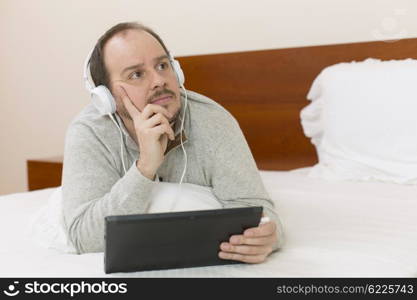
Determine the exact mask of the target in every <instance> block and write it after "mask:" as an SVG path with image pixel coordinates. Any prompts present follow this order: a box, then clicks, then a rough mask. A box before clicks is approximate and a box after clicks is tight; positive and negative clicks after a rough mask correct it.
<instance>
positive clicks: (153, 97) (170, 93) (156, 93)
mask: <svg viewBox="0 0 417 300" xmlns="http://www.w3.org/2000/svg"><path fill="white" fill-rule="evenodd" d="M166 94H168V95H171V96H173V97H175V93H174V92H173V91H171V90H169V89H167V88H164V89H162V90H159V91H157V92H155V94H153V95H152V96H151V97H149V99H148V103H151V102H152V101H153V100H155V99H157V98H158V97H159V96H162V95H166Z"/></svg>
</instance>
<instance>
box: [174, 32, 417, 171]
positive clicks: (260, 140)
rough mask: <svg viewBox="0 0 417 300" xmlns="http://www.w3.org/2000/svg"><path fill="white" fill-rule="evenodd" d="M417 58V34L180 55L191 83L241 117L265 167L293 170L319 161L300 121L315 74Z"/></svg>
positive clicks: (252, 149) (195, 89)
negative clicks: (382, 39)
mask: <svg viewBox="0 0 417 300" xmlns="http://www.w3.org/2000/svg"><path fill="white" fill-rule="evenodd" d="M368 57H374V58H379V59H404V58H409V57H410V58H417V38H413V39H404V40H399V41H395V42H366V43H351V44H339V45H327V46H313V47H300V48H288V49H277V50H263V51H249V52H236V53H227V54H214V55H198V56H188V57H180V58H178V60H179V61H180V63H181V67H182V69H183V70H184V73H185V74H186V80H185V85H186V88H187V89H190V90H194V91H196V92H199V93H201V94H204V95H206V96H208V97H210V98H212V99H214V100H215V101H217V102H218V103H220V104H221V105H223V106H224V107H225V108H226V109H227V110H229V111H230V112H231V113H232V114H233V115H234V116H235V118H236V119H237V120H238V121H239V124H240V126H241V128H242V131H243V132H244V134H245V137H246V139H247V141H248V143H249V146H250V148H251V151H252V153H253V156H254V158H255V160H256V163H257V165H258V168H259V169H264V170H288V169H293V168H298V167H303V166H308V165H312V164H314V163H315V162H316V161H317V157H316V153H315V150H314V148H313V146H312V145H311V143H310V141H309V140H308V139H307V138H306V137H305V136H304V133H303V131H302V128H301V124H300V117H299V114H300V110H301V109H302V108H303V107H304V106H306V105H307V104H308V101H307V100H306V95H307V93H308V90H309V88H310V85H311V83H312V81H313V80H314V78H315V77H316V76H317V75H318V74H319V73H320V71H321V70H322V69H323V68H325V67H326V66H329V65H332V64H335V63H339V62H350V61H352V60H356V61H359V60H363V59H366V58H368Z"/></svg>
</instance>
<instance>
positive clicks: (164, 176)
mask: <svg viewBox="0 0 417 300" xmlns="http://www.w3.org/2000/svg"><path fill="white" fill-rule="evenodd" d="M168 55H169V54H168V51H167V49H166V47H165V45H164V44H163V42H162V40H161V39H160V38H159V36H158V35H156V33H154V32H153V31H152V30H150V29H149V28H147V27H145V26H142V25H139V24H137V23H121V24H118V25H116V26H114V27H113V28H111V29H110V30H108V31H107V32H106V33H105V34H104V35H103V36H102V37H101V38H100V39H99V41H98V42H97V45H96V47H95V49H94V51H93V53H92V56H91V59H90V70H91V77H92V79H93V81H94V83H95V85H96V86H98V85H105V86H106V87H107V88H108V89H109V90H110V91H111V93H112V94H113V96H114V98H115V101H116V111H117V113H115V114H114V116H115V118H116V119H117V122H118V123H119V126H120V127H121V129H122V131H123V148H124V149H125V150H121V149H120V136H119V131H118V128H117V127H116V126H115V124H113V123H112V121H111V119H110V118H109V116H102V115H100V114H99V113H98V111H97V109H96V108H95V107H94V106H93V105H92V104H90V105H88V106H87V107H86V108H85V109H84V110H83V111H82V112H81V113H80V114H79V115H78V116H77V118H76V119H75V120H74V121H73V122H72V123H71V125H70V127H69V129H68V132H67V137H66V146H65V156H64V170H63V199H64V218H65V225H66V229H67V234H68V237H69V238H70V240H71V241H72V243H73V244H74V246H75V248H76V249H77V251H78V253H85V252H98V251H103V248H104V240H103V232H104V217H105V216H107V215H123V214H135V213H146V211H147V207H148V206H149V194H150V191H151V188H152V186H153V185H154V184H157V183H156V182H155V180H156V179H161V180H163V181H167V182H179V181H180V177H181V173H182V170H183V167H184V157H183V153H182V151H181V147H180V146H179V144H178V136H179V135H180V132H179V131H180V130H179V129H180V128H181V121H182V116H183V112H184V108H185V103H184V94H183V93H181V92H180V88H179V84H178V81H177V77H176V75H175V72H174V70H173V68H172V66H171V64H170V61H169V59H168ZM186 93H187V95H188V104H187V109H186V113H185V119H184V130H183V133H184V137H183V139H184V140H185V142H184V147H185V149H186V152H187V156H188V167H187V172H186V174H185V177H184V182H187V183H192V184H197V185H202V186H210V187H212V189H213V193H214V195H215V196H216V198H217V199H218V200H219V201H220V202H221V203H222V205H223V207H239V206H253V205H261V206H263V207H264V214H265V215H266V216H268V217H269V218H270V220H271V221H270V222H267V223H265V224H262V225H260V226H258V227H255V228H249V229H247V230H246V231H245V232H242V234H240V235H236V236H232V237H231V238H230V240H229V241H225V242H224V243H222V244H221V245H220V249H219V257H220V258H222V259H232V260H237V261H241V262H247V263H259V262H262V261H264V260H265V259H266V257H267V256H268V255H269V254H270V253H271V252H272V251H273V250H276V249H278V248H279V247H280V245H281V244H282V230H281V225H280V222H279V219H278V216H277V214H276V213H275V211H274V207H273V203H272V201H271V200H270V199H269V196H268V195H267V192H266V191H265V188H264V186H263V183H262V181H261V178H260V175H259V172H258V170H257V168H256V164H255V162H254V160H253V157H252V155H251V153H250V150H249V147H248V145H247V143H246V141H245V138H244V136H243V134H242V132H241V130H240V128H239V125H238V123H237V122H236V120H235V119H234V118H233V117H232V116H231V115H230V113H228V112H227V111H226V110H225V109H224V108H223V107H221V106H220V105H219V104H217V103H216V102H214V101H213V100H211V99H209V98H207V97H204V96H202V95H199V94H197V93H194V92H191V91H187V92H186ZM121 155H123V156H124V161H125V162H128V163H127V164H126V167H127V168H128V170H127V172H126V173H125V174H123V170H122V164H123V162H122V160H121V158H120V156H121ZM156 174H157V175H158V176H159V177H158V178H156Z"/></svg>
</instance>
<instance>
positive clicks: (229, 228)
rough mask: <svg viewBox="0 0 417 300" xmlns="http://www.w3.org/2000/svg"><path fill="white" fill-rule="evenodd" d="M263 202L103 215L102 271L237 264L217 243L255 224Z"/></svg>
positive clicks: (259, 217)
mask: <svg viewBox="0 0 417 300" xmlns="http://www.w3.org/2000/svg"><path fill="white" fill-rule="evenodd" d="M261 215H262V207H261V206H256V207H240V208H225V209H213V210H199V211H186V212H174V213H157V214H137V215H124V216H108V217H106V218H105V249H104V271H105V272H106V273H113V272H133V271H144V270H161V269H171V268H186V267H197V266H211V265H223V264H232V263H238V262H236V261H232V260H224V259H220V258H218V253H219V251H220V244H221V243H222V242H224V241H228V240H229V238H230V236H232V235H234V234H242V233H243V231H244V230H245V229H247V228H250V227H256V226H258V225H259V222H260V219H261Z"/></svg>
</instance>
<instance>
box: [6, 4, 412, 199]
mask: <svg viewBox="0 0 417 300" xmlns="http://www.w3.org/2000/svg"><path fill="white" fill-rule="evenodd" d="M416 9H417V2H416V1H414V0H402V1H401V0H398V1H394V0H389V1H388V0H387V1H384V0H338V1H337V0H315V1H312V0H255V1H242V0H229V1H228V0H210V1H197V0H178V1H172V0H171V1H163V0H160V1H145V0H118V1H116V0H114V1H105V0H87V1H86V0H72V1H61V0H0V38H1V40H0V101H1V106H0V107H1V113H0V143H1V147H0V194H6V193H12V192H19V191H25V190H26V188H27V182H26V159H28V158H42V157H48V156H57V155H62V153H63V148H64V136H65V130H66V127H67V126H68V124H69V121H70V120H71V118H72V117H73V116H74V115H75V114H76V113H77V112H78V111H80V110H81V109H82V107H83V106H84V105H85V104H86V103H87V102H88V101H89V98H88V95H87V93H86V92H85V91H84V89H83V83H82V64H83V61H84V59H85V56H86V54H87V53H88V51H89V50H90V49H91V48H92V47H93V45H94V44H95V41H96V39H97V38H98V37H99V36H100V35H101V34H102V33H103V32H104V31H105V30H106V29H108V28H109V27H110V26H112V25H114V24H116V23H118V22H122V21H134V20H136V21H141V22H143V23H144V24H146V25H148V26H150V27H152V28H153V29H154V30H156V31H157V32H158V33H159V34H160V35H161V36H162V38H163V39H164V40H165V42H166V44H167V45H168V47H169V48H170V49H171V51H172V52H173V53H174V54H176V55H177V56H180V55H193V54H205V53H219V52H230V51H244V50H257V49H267V48H283V47H292V46H302V45H318V44H334V43H344V42H354V41H369V40H377V39H380V38H381V37H382V38H396V37H400V38H401V37H416V36H417V10H416Z"/></svg>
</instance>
